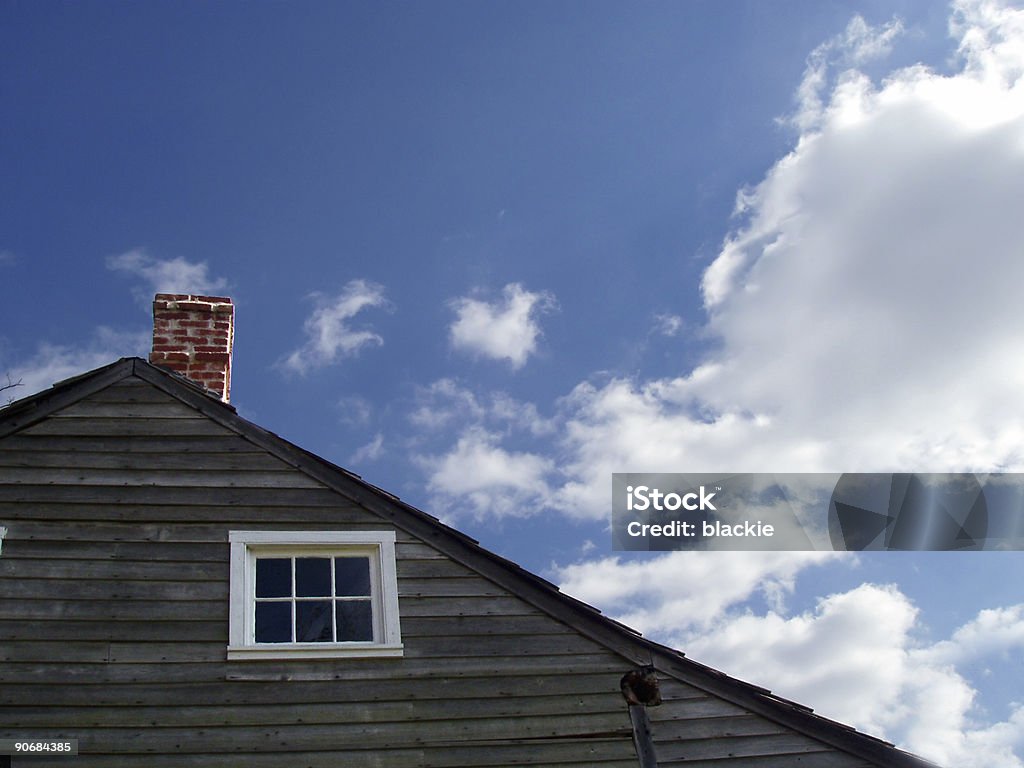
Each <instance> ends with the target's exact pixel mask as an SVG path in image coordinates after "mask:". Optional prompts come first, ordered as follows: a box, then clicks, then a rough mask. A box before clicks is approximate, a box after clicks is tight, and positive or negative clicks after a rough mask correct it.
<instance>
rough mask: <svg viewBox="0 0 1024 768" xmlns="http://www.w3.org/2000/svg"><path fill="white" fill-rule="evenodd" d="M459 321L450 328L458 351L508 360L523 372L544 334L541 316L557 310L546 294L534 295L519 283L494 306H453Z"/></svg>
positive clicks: (468, 301) (474, 302)
mask: <svg viewBox="0 0 1024 768" xmlns="http://www.w3.org/2000/svg"><path fill="white" fill-rule="evenodd" d="M451 306H452V309H454V310H455V314H456V318H455V321H454V322H453V323H452V325H451V328H450V338H451V343H452V346H453V347H454V348H455V349H458V350H463V351H466V352H470V353H473V354H477V355H482V356H484V357H489V358H492V359H494V360H508V361H509V363H510V364H511V365H512V367H513V368H514V369H516V368H522V367H523V365H524V364H525V363H526V360H527V358H528V357H529V356H530V355H532V354H533V353H534V352H536V350H537V340H538V339H539V338H540V335H541V330H540V325H538V322H537V319H538V316H539V315H540V314H541V313H543V312H545V311H548V310H551V309H552V308H554V306H555V300H554V297H553V296H552V295H551V294H549V293H546V292H543V291H542V292H537V293H534V292H531V291H527V290H526V289H525V288H523V286H522V285H520V284H519V283H509V284H508V285H506V286H505V288H504V290H503V291H502V299H500V300H498V301H495V302H493V303H488V302H486V301H481V300H479V299H473V298H467V297H463V298H460V299H456V300H455V301H453V302H452V303H451Z"/></svg>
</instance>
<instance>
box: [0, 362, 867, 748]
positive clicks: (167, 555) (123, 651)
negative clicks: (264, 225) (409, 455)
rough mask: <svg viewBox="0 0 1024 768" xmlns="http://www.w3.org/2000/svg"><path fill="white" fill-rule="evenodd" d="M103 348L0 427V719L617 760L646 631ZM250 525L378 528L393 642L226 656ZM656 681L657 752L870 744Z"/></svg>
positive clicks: (627, 733) (200, 737)
mask: <svg viewBox="0 0 1024 768" xmlns="http://www.w3.org/2000/svg"><path fill="white" fill-rule="evenodd" d="M120 365H122V367H123V368H124V375H121V376H120V378H117V377H116V376H114V374H112V373H109V371H108V372H107V373H104V374H103V376H107V377H108V378H109V379H110V380H109V381H108V382H107V383H106V384H105V385H104V386H103V387H102V388H94V391H90V392H89V393H87V394H86V396H84V397H80V398H77V399H76V398H73V397H70V396H65V395H61V396H65V397H67V402H63V403H62V407H60V408H58V409H56V410H55V411H54V412H53V413H50V414H49V415H48V416H46V417H45V418H33V417H32V413H31V411H30V410H29V411H27V412H26V413H25V414H22V415H19V416H18V417H17V418H19V419H23V421H21V422H17V426H18V428H17V429H16V430H15V431H14V432H13V433H12V434H8V435H7V436H6V437H2V438H0V524H3V525H5V526H6V527H7V528H8V529H9V530H8V534H7V537H6V539H5V540H4V544H3V552H2V556H0V738H4V737H9V736H19V737H26V736H31V737H37V738H68V737H73V738H77V739H79V741H80V748H81V753H82V754H81V756H80V757H78V758H77V759H75V761H74V762H75V765H78V766H83V768H91V767H95V768H100V766H102V767H103V768H106V767H107V766H109V767H110V768H119V767H120V768H127V767H128V766H140V767H142V766H145V768H161V767H162V766H175V768H177V767H179V766H185V767H188V766H195V767H196V768H200V767H202V768H207V767H208V766H245V767H246V768H260V767H261V766H268V767H269V766H274V768H278V766H281V765H287V766H289V767H292V766H295V767H297V768H301V766H309V767H310V768H320V767H321V766H323V767H326V766H331V768H335V767H336V766H338V765H345V766H355V767H356V768H359V767H360V766H393V767H394V768H404V767H411V766H436V767H437V768H444V767H450V768H456V767H458V766H466V767H468V766H479V767H482V766H495V767H497V766H511V765H544V766H554V765H576V766H586V765H600V766H604V767H605V768H624V767H625V766H634V767H635V766H636V765H637V757H636V753H635V750H634V747H633V744H632V731H631V726H630V719H629V715H628V712H627V709H626V707H625V703H624V702H623V700H622V697H621V694H620V692H619V690H618V681H619V679H620V677H621V676H622V674H623V673H624V672H625V671H627V670H628V669H630V668H632V667H633V666H634V665H635V664H636V663H637V662H639V661H643V660H646V659H647V658H649V653H650V652H651V649H650V647H649V646H644V647H641V646H639V645H634V646H630V645H629V638H632V635H630V634H629V633H628V632H626V631H625V630H621V631H619V630H611V631H612V632H613V633H616V632H617V635H616V637H619V638H620V640H616V641H615V642H612V643H609V642H607V641H606V640H602V639H601V638H602V637H607V633H608V631H609V630H608V627H610V626H611V625H609V624H607V623H605V624H602V627H603V629H602V630H601V632H604V635H601V634H600V633H598V636H596V637H595V636H594V635H592V634H588V633H587V632H583V631H581V630H580V628H579V627H578V626H576V625H575V624H574V623H573V621H572V620H571V619H566V618H565V617H564V616H563V615H562V612H561V611H557V610H556V611H553V610H551V609H550V606H549V603H547V602H545V600H546V599H547V598H545V600H539V601H538V600H537V599H531V600H527V599H525V598H524V597H523V596H522V595H521V594H519V593H518V592H517V591H516V589H514V588H510V587H509V585H508V583H506V582H505V581H503V580H502V579H501V578H495V577H493V576H488V577H485V576H484V575H482V574H483V573H485V572H486V571H481V570H478V567H479V565H480V563H479V562H473V561H471V560H466V561H464V562H458V561H457V559H453V556H451V555H449V554H446V551H443V548H439V546H438V544H437V542H436V541H435V540H438V539H444V538H445V537H448V536H451V535H452V534H450V533H446V532H445V531H444V530H443V529H442V528H441V527H440V526H437V529H436V530H434V529H433V528H430V527H428V528H427V529H424V528H423V527H422V526H420V527H417V526H416V525H410V526H408V527H405V526H403V525H399V524H396V522H395V519H396V518H394V517H390V516H389V515H388V514H384V513H387V512H388V510H387V509H386V508H385V509H384V510H383V513H382V511H381V508H379V507H374V506H373V505H372V504H370V505H369V506H366V502H364V501H363V500H362V499H363V498H364V497H363V496H360V494H361V493H363V494H364V493H365V490H360V489H355V490H354V491H353V492H352V493H348V492H347V491H346V493H344V494H343V493H341V492H339V490H338V486H335V485H331V483H332V482H333V480H327V481H325V480H324V479H323V475H320V474H318V473H317V472H310V471H307V470H308V468H307V467H305V466H304V461H305V459H304V458H303V456H302V455H301V454H299V453H297V452H295V451H287V450H283V451H276V450H268V448H267V440H266V439H264V438H265V437H266V435H267V433H263V432H262V431H260V430H258V428H255V427H252V431H251V432H250V431H248V430H247V429H246V428H242V429H238V428H236V427H235V426H232V427H231V428H229V426H225V425H226V424H228V425H235V424H237V420H236V421H232V420H231V419H225V420H223V421H222V420H219V417H218V418H214V416H215V415H216V414H217V413H219V411H217V409H222V408H223V406H221V405H219V404H214V405H210V406H209V408H210V409H212V410H209V411H207V410H206V408H207V406H206V405H204V404H205V403H206V400H205V398H204V397H203V396H201V395H197V394H195V393H189V392H184V393H178V392H177V389H184V388H185V387H186V385H184V384H181V383H180V382H175V381H174V380H173V379H170V377H167V376H166V375H165V374H161V373H159V372H156V371H155V369H152V368H150V367H148V366H147V365H146V364H145V363H142V362H141V361H134V362H133V361H122V363H121V364H120ZM136 369H141V370H142V374H144V375H134V374H135V373H137V370H136ZM129 371H131V372H133V375H128V372H129ZM147 377H148V378H147ZM156 379H159V380H160V383H161V385H160V386H157V383H158V382H157V381H156ZM163 379H167V381H166V382H164V381H163ZM197 402H198V403H199V405H196V404H197ZM211 414H213V415H211ZM250 426H251V425H250ZM270 438H272V439H275V440H276V438H273V436H270ZM329 471H333V470H329ZM337 474H338V477H339V478H340V479H339V482H342V483H344V482H349V480H347V477H349V476H346V475H344V473H343V472H341V471H340V470H338V471H337ZM376 498H377V499H378V501H379V499H383V498H386V496H385V495H384V494H378V495H377V497H376ZM252 528H257V529H280V530H311V529H316V530H318V529H325V530H330V529H335V530H385V529H387V530H394V531H395V532H396V535H397V546H396V551H397V558H398V563H397V566H398V590H399V604H400V617H401V624H402V637H403V642H404V644H405V652H404V656H403V657H401V658H383V659H381V658H377V659H372V658H371V659H338V660H323V659H313V660H308V661H294V660H289V661H281V660H272V661H270V660H268V661H232V662H228V661H226V652H225V649H226V645H227V634H228V626H227V624H228V622H227V615H228V607H229V606H228V578H229V572H228V555H229V548H228V544H227V541H228V532H229V531H230V530H237V529H252ZM413 531H415V532H416V533H413ZM432 542H434V543H432ZM449 551H450V550H449ZM471 566H472V567H471ZM502 568H504V566H502ZM505 573H508V571H507V570H506V571H505ZM515 578H521V579H526V580H529V579H534V578H535V577H532V576H530V575H529V574H525V573H523V574H521V575H518V574H517V575H516V576H515ZM514 580H515V579H513V582H514ZM530 583H533V582H530ZM537 583H539V581H538V582H537ZM545 594H549V593H545ZM558 599H559V600H561V601H563V602H565V603H566V604H568V603H570V602H571V601H569V600H568V599H567V598H562V597H561V596H559V597H558ZM570 613H571V612H570ZM621 638H626V640H625V641H624V640H621ZM711 687H712V688H713V687H714V685H712V686H711ZM663 697H664V703H663V704H662V706H660V707H658V708H651V709H650V710H649V713H650V717H651V720H652V723H653V731H654V735H655V741H656V749H657V752H658V755H659V765H673V764H677V763H681V762H686V763H687V765H697V766H700V765H704V766H708V768H711V766H714V768H725V767H726V766H729V767H731V768H737V766H747V765H750V766H755V765H756V766H758V768H773V766H783V765H785V766H794V765H795V766H807V767H808V768H858V767H859V766H861V767H862V766H867V765H879V764H880V763H877V762H874V763H869V762H865V761H864V760H861V759H860V758H857V757H854V756H852V755H850V754H848V753H845V752H842V751H837V750H836V749H835V748H834V747H832V746H828V745H827V744H826V743H824V742H823V741H819V740H817V739H815V738H812V737H811V736H808V735H804V734H803V733H801V732H797V731H794V730H793V728H791V727H788V726H787V725H784V724H781V723H780V722H778V721H777V720H775V719H772V718H771V717H766V716H763V714H755V713H752V712H751V711H750V710H749V709H747V708H745V707H744V706H741V705H739V704H737V703H735V702H734V701H730V700H727V699H726V698H723V697H722V696H720V695H716V694H714V693H711V692H709V690H706V689H704V688H701V687H700V686H698V685H693V684H690V683H686V682H682V680H680V679H676V678H672V677H669V678H667V679H664V680H663ZM783 719H784V718H783ZM67 764H68V763H67V761H66V760H63V761H62V760H46V759H38V760H36V759H34V760H33V765H40V766H43V765H55V766H57V765H60V766H63V765H67Z"/></svg>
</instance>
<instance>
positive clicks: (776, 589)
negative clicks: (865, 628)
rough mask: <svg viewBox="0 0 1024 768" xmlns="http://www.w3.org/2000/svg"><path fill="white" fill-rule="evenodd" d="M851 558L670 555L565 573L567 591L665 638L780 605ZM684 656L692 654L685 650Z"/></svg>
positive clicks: (607, 561)
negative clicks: (799, 582) (809, 576)
mask: <svg viewBox="0 0 1024 768" xmlns="http://www.w3.org/2000/svg"><path fill="white" fill-rule="evenodd" d="M842 557H848V556H844V555H839V554H836V553H831V552H828V553H825V552H795V553H791V552H713V553H712V552H668V553H665V554H660V555H657V556H654V557H652V558H651V559H647V560H623V559H622V558H620V557H618V556H613V557H606V558H603V559H600V560H591V561H586V562H581V563H576V564H573V565H568V566H565V567H563V568H559V569H558V571H557V579H558V584H559V586H560V588H561V589H562V590H563V591H564V592H567V593H568V594H570V595H572V596H574V597H577V598H579V599H580V600H583V601H585V602H588V603H593V604H594V605H600V606H602V609H603V610H605V611H606V612H613V613H614V614H615V616H616V618H618V619H619V620H620V621H622V622H624V623H625V624H627V625H629V626H631V627H635V628H637V629H640V630H641V631H643V632H650V633H657V634H659V635H660V636H662V637H666V636H668V635H669V634H671V633H677V632H679V631H680V630H681V629H683V628H707V627H709V626H711V624H712V622H713V621H715V620H717V619H719V618H720V617H721V616H722V614H723V613H724V612H725V611H726V610H727V609H728V608H729V607H731V606H733V605H735V604H737V603H740V602H743V601H745V600H747V599H748V598H750V597H752V596H754V595H760V596H761V597H763V598H764V599H766V600H768V601H769V603H771V604H773V605H776V606H779V607H780V608H781V604H782V602H783V600H784V597H785V595H786V594H788V593H790V592H792V590H793V585H794V582H795V580H796V577H797V574H798V573H799V572H800V571H801V570H803V569H805V568H807V567H809V566H812V565H816V564H820V563H825V562H832V561H835V560H836V559H838V558H842ZM684 650H685V649H684Z"/></svg>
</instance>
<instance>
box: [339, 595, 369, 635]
mask: <svg viewBox="0 0 1024 768" xmlns="http://www.w3.org/2000/svg"><path fill="white" fill-rule="evenodd" d="M337 611H338V642H345V641H348V642H357V641H367V642H369V641H372V640H373V610H372V609H371V608H370V601H369V600H338V601H337Z"/></svg>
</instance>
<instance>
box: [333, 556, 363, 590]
mask: <svg viewBox="0 0 1024 768" xmlns="http://www.w3.org/2000/svg"><path fill="white" fill-rule="evenodd" d="M334 594H335V595H337V596H338V597H369V596H370V558H368V557H336V558H334Z"/></svg>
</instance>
